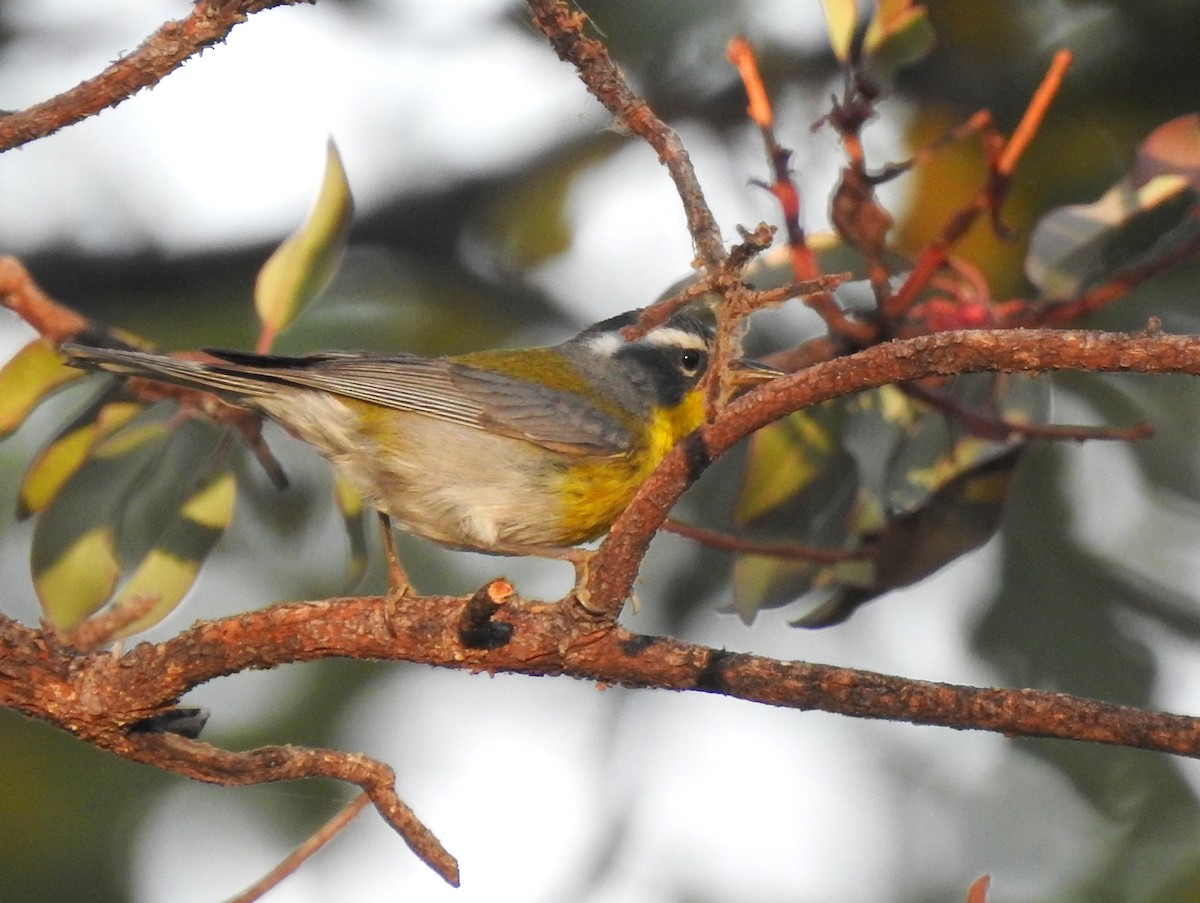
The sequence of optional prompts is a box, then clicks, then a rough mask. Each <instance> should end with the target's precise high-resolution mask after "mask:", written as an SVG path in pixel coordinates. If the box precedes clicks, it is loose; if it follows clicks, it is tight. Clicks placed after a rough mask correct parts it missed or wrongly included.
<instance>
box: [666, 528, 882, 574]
mask: <svg viewBox="0 0 1200 903" xmlns="http://www.w3.org/2000/svg"><path fill="white" fill-rule="evenodd" d="M662 529H663V532H664V533H674V534H675V535H676V536H682V537H684V538H685V539H691V540H693V541H695V542H698V543H700V544H701V545H706V546H708V547H709V548H713V549H720V550H721V551H723V552H736V553H738V554H739V555H763V556H765V557H767V558H780V559H784V560H786V561H808V562H811V563H813V564H836V563H837V562H839V561H862V560H864V559H867V558H870V557H871V554H870V552H869V551H867V550H863V549H822V548H818V547H816V546H806V545H801V544H800V543H792V542H758V541H757V540H753V539H747V538H746V537H744V536H730V535H729V534H728V533H721V532H718V531H717V530H709V529H706V528H704V527H697V526H695V525H693V524H685V523H682V522H680V521H677V520H672V519H670V518H668V519H667V520H666V521H664V522H663V525H662Z"/></svg>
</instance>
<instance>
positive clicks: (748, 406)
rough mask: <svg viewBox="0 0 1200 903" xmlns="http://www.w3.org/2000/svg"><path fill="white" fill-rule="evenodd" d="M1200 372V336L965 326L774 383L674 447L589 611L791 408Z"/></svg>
mask: <svg viewBox="0 0 1200 903" xmlns="http://www.w3.org/2000/svg"><path fill="white" fill-rule="evenodd" d="M1048 370H1095V371H1117V370H1119V371H1129V372H1137V373H1190V374H1200V337H1196V336H1168V335H1162V334H1161V333H1157V332H1147V333H1142V334H1123V333H1105V332H1085V331H1067V330H1053V329H997V330H960V331H955V332H940V333H934V334H931V335H924V336H917V337H915V338H911V339H904V340H897V341H893V342H887V343H884V344H881V345H874V346H872V347H870V348H867V349H864V350H862V351H858V352H855V353H854V354H849V355H845V356H842V357H838V358H835V359H833V360H829V361H824V362H821V363H817V364H814V365H813V366H811V367H809V368H807V369H805V370H801V371H798V372H796V373H793V374H791V375H789V376H786V377H782V378H780V379H778V380H775V381H774V382H771V383H767V384H765V385H763V386H762V387H760V388H759V389H756V390H755V391H753V392H750V393H748V394H747V395H745V396H743V397H741V398H739V399H737V400H736V401H734V402H732V403H730V405H729V406H728V407H726V408H725V410H724V411H723V412H722V413H721V415H720V416H719V417H718V418H717V419H716V420H715V421H714V422H712V423H709V424H707V425H706V426H703V427H701V428H700V429H699V430H697V431H696V432H695V433H693V434H692V435H691V436H690V437H688V438H687V439H685V440H684V441H683V442H682V443H680V444H679V445H678V446H677V447H676V448H674V449H673V450H672V451H671V452H670V453H669V454H668V455H667V456H666V458H665V459H664V460H663V462H662V464H661V465H660V466H659V468H658V470H657V471H655V473H654V474H653V475H652V476H651V477H650V479H648V480H647V481H646V482H645V483H644V484H643V485H642V487H641V489H639V490H638V494H637V495H636V496H635V497H634V499H633V501H632V502H630V504H629V506H628V507H627V508H626V509H625V511H624V512H623V513H622V514H621V516H620V517H619V518H618V519H617V521H616V523H615V524H613V527H612V530H611V531H610V532H609V534H608V537H607V538H606V539H605V541H604V542H603V543H602V544H601V546H600V549H599V550H598V551H597V553H596V557H595V558H594V559H593V561H592V566H591V568H590V570H589V579H588V582H587V585H586V588H585V589H586V595H587V599H588V607H589V608H590V609H591V610H593V611H596V612H599V613H602V614H604V615H606V616H608V617H612V618H615V617H616V616H617V614H619V612H620V610H621V607H622V606H623V604H624V601H625V599H626V598H628V596H629V594H630V591H631V590H632V587H633V580H634V578H635V576H636V574H637V569H638V566H639V563H640V562H641V559H642V557H643V556H644V554H645V551H646V546H647V545H648V544H649V541H650V538H651V537H652V536H653V535H654V533H655V531H657V530H658V529H659V528H660V527H661V526H662V523H663V521H664V520H665V519H666V516H667V512H669V511H670V509H671V507H672V506H673V505H674V504H675V502H676V500H677V499H678V498H679V496H680V495H682V494H683V492H684V490H686V489H687V487H688V486H689V485H691V483H692V482H694V481H695V480H696V479H697V478H698V477H699V475H700V474H701V473H702V472H703V471H704V469H705V468H706V467H707V466H708V465H709V464H710V463H711V462H712V461H713V460H714V459H715V458H717V457H718V456H720V455H722V454H724V453H725V452H726V451H728V450H729V448H730V447H732V446H733V445H734V444H735V443H736V442H738V441H739V440H740V439H742V438H744V437H745V436H748V435H749V434H750V433H752V432H754V431H755V430H757V429H761V428H762V427H764V426H766V425H767V424H768V423H771V422H773V421H775V420H778V419H779V418H781V417H784V416H786V415H787V414H789V413H791V412H792V411H795V410H799V409H800V408H804V407H808V406H810V405H814V404H818V403H820V402H822V401H827V400H829V399H830V398H836V397H839V396H842V395H849V394H852V393H855V392H861V391H863V390H865V389H873V388H877V387H879V386H882V385H887V384H889V383H899V382H906V381H909V380H915V379H922V378H925V377H929V376H956V375H958V374H962V373H977V372H985V371H1000V372H1018V371H1020V372H1039V371H1048Z"/></svg>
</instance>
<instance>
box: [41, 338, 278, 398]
mask: <svg viewBox="0 0 1200 903" xmlns="http://www.w3.org/2000/svg"><path fill="white" fill-rule="evenodd" d="M59 351H61V352H62V354H63V355H64V356H65V357H66V359H67V363H68V364H70V365H71V366H72V367H80V368H82V369H85V370H104V371H106V372H108V373H116V374H119V375H121V376H139V377H144V378H146V379H153V380H158V381H160V382H166V383H171V384H173V385H176V386H183V387H185V388H188V389H202V390H204V391H207V392H213V393H216V394H217V395H220V396H221V397H223V398H226V399H228V400H229V401H234V402H237V401H242V400H249V399H254V398H256V397H260V396H265V395H271V394H273V393H274V392H275V391H277V386H278V385H279V382H280V380H276V379H272V378H271V377H270V375H269V373H264V372H261V371H259V372H247V369H246V368H245V367H244V366H243V365H239V364H232V363H227V362H224V361H222V360H220V359H219V358H217V357H212V358H211V359H210V360H189V359H186V358H178V357H169V356H167V355H163V354H152V353H150V352H146V351H130V350H125V349H117V348H98V347H95V346H92V345H77V344H74V343H69V342H68V343H64V344H63V345H61V346H60V347H59Z"/></svg>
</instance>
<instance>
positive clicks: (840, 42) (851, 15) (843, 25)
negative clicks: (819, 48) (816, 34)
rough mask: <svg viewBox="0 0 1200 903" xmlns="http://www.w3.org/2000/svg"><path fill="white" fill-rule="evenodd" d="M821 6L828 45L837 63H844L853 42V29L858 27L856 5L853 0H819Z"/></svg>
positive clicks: (848, 57) (847, 58)
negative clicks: (823, 12) (827, 31)
mask: <svg viewBox="0 0 1200 903" xmlns="http://www.w3.org/2000/svg"><path fill="white" fill-rule="evenodd" d="M821 8H822V9H823V10H824V11H825V26H826V28H828V30H829V47H830V49H831V50H833V55H834V56H835V57H837V60H838V62H839V63H846V62H848V61H849V59H850V48H851V47H852V46H853V44H854V29H855V28H857V27H858V7H857V5H856V4H855V2H854V0H821Z"/></svg>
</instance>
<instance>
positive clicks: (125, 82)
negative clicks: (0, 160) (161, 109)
mask: <svg viewBox="0 0 1200 903" xmlns="http://www.w3.org/2000/svg"><path fill="white" fill-rule="evenodd" d="M314 2H316V0H199V2H198V3H196V5H195V7H194V8H193V9H192V11H191V13H190V14H189V15H188V16H187V17H186V18H183V19H179V20H177V21H171V22H166V23H164V24H163V25H162V26H161V27H160V28H159V29H158V31H156V32H155V33H154V34H152V35H151V36H150V37H148V38H147V39H146V40H145V41H144V42H143V43H142V45H141V46H140V47H138V48H137V50H135V51H134V52H133V53H131V54H129V55H128V56H124V57H122V58H121V59H119V60H117V61H116V62H115V63H113V64H112V65H111V66H109V67H108V68H107V69H105V70H104V71H103V72H101V73H100V74H99V75H97V76H95V77H94V78H90V79H88V80H87V81H85V82H81V83H80V84H78V85H76V86H75V87H74V88H72V89H70V90H69V91H65V92H63V93H62V94H59V95H58V96H56V97H52V98H50V99H49V100H45V101H42V102H41V103H38V104H35V105H33V106H32V107H29V108H28V109H25V110H21V111H19V112H16V113H9V114H8V115H6V116H0V152H3V151H6V150H8V149H10V148H13V147H20V146H21V145H22V144H27V143H29V142H30V141H35V140H37V139H38V138H44V137H45V136H47V135H52V134H54V133H55V132H57V131H58V130H59V129H61V128H64V127H66V126H68V125H73V124H74V123H76V122H79V121H80V120H82V119H86V118H87V117H89V116H93V115H95V114H96V113H99V112H100V111H101V110H104V109H107V108H108V107H115V106H116V105H117V104H119V103H120V102H121V101H123V100H126V99H127V98H129V97H132V96H133V95H134V94H136V93H137V92H138V91H140V90H142V89H143V88H149V87H150V86H152V85H156V84H158V82H160V81H162V79H163V78H164V77H166V76H167V75H168V74H170V73H171V72H173V71H174V70H175V69H177V68H179V67H180V66H182V65H183V63H184V62H185V61H186V60H187V59H188V58H189V57H192V56H195V55H196V54H197V53H199V52H200V51H201V50H203V49H204V48H205V47H211V46H212V45H213V44H218V43H220V42H221V41H223V40H225V38H226V36H227V35H228V34H229V32H230V31H232V30H233V27H234V26H235V25H237V24H238V23H240V22H244V21H245V20H246V18H247V17H248V16H249V15H250V14H251V13H256V12H259V11H260V10H264V9H270V8H271V7H274V6H291V5H294V4H297V3H314Z"/></svg>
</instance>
